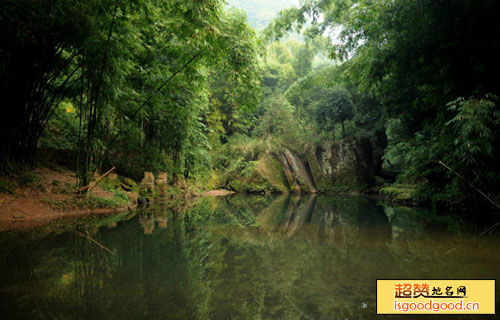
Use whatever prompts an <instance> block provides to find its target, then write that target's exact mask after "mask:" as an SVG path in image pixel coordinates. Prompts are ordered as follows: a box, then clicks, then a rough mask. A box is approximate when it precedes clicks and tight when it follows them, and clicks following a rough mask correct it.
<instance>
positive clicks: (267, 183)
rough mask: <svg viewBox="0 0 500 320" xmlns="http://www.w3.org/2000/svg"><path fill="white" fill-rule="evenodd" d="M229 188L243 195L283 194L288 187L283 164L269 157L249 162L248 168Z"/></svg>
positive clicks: (232, 181) (233, 180)
mask: <svg viewBox="0 0 500 320" xmlns="http://www.w3.org/2000/svg"><path fill="white" fill-rule="evenodd" d="M228 187H229V188H230V189H232V190H234V191H236V192H243V193H283V192H287V191H288V185H287V183H286V178H285V176H284V173H283V167H282V166H281V164H280V163H279V162H278V161H276V160H275V159H272V158H270V157H268V156H264V157H262V158H260V159H259V160H257V161H248V163H246V167H245V168H244V169H243V170H242V171H241V172H240V173H239V174H237V175H236V176H235V177H233V179H232V180H231V181H229V182H228Z"/></svg>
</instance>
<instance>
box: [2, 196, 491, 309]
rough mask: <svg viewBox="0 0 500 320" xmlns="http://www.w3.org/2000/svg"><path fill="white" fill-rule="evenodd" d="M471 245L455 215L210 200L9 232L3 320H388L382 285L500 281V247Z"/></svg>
mask: <svg viewBox="0 0 500 320" xmlns="http://www.w3.org/2000/svg"><path fill="white" fill-rule="evenodd" d="M475 233H477V230H476V229H475V228H474V227H473V226H470V225H468V224H467V223H466V222H464V221H461V220H458V219H457V218H456V217H454V216H447V215H442V214H441V215H440V214H436V213H432V212H429V211H427V210H424V209H412V208H404V207H400V208H396V207H388V206H384V205H381V204H379V203H377V202H376V201H374V200H371V199H367V198H363V197H316V196H310V197H305V198H293V197H286V196H283V197H279V198H276V199H271V198H265V197H248V196H235V197H232V198H225V199H214V198H201V199H198V200H197V201H196V202H193V203H186V204H183V205H182V206H177V207H175V208H174V207H168V206H166V205H161V206H155V207H149V208H145V209H142V210H138V211H134V212H130V213H125V214H121V215H115V216H110V217H106V218H92V219H90V220H89V219H88V220H79V221H73V222H65V223H62V224H57V225H55V226H51V227H47V228H45V229H38V230H33V231H31V232H25V233H19V232H18V233H14V232H6V233H3V234H2V233H0V254H1V255H0V257H1V260H0V270H1V272H0V314H1V315H2V319H374V318H384V316H378V317H377V316H376V315H375V301H376V296H375V294H376V292H375V290H376V282H375V280H376V279H383V278H392V279H411V278H424V279H426V278H444V279H447V278H448V279H453V278H455V279H461V278H482V279H485V278H490V279H493V278H497V276H498V275H499V274H500V271H499V268H498V267H497V266H498V265H499V262H500V259H499V258H498V256H497V255H496V253H497V252H499V251H498V249H499V248H500V236H499V235H498V234H497V235H492V236H488V237H484V238H481V239H477V238H474V237H473V235H474V234H475ZM497 292H498V290H497ZM499 300H500V299H498V297H497V301H499ZM387 318H390V319H398V317H397V316H391V317H387ZM401 318H402V319H409V318H411V316H408V315H407V316H404V317H401ZM426 318H429V317H426ZM451 318H452V319H467V318H468V317H466V316H453V317H451ZM470 318H473V319H481V316H474V317H470ZM484 318H485V319H491V317H488V316H485V317H484ZM419 319H421V318H419ZM438 319H446V316H439V317H438Z"/></svg>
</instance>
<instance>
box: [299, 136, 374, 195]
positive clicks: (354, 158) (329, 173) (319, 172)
mask: <svg viewBox="0 0 500 320" xmlns="http://www.w3.org/2000/svg"><path fill="white" fill-rule="evenodd" d="M306 158H307V162H308V164H309V167H310V169H311V174H312V176H313V179H314V181H315V182H316V183H317V185H318V188H319V189H320V190H325V191H327V190H328V189H330V188H332V187H335V186H338V187H346V188H349V189H351V190H358V191H359V190H363V189H366V188H368V187H370V186H373V185H374V184H375V161H374V156H373V147H372V143H371V141H370V140H368V139H367V138H363V137H356V138H349V139H344V140H339V141H325V142H323V143H321V144H320V145H318V146H315V147H309V148H308V150H307V151H306Z"/></svg>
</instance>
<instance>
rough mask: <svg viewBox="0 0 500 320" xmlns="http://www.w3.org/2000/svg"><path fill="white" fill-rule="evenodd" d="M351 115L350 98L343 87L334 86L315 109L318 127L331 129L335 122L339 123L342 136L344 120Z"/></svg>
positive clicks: (352, 113)
mask: <svg viewBox="0 0 500 320" xmlns="http://www.w3.org/2000/svg"><path fill="white" fill-rule="evenodd" d="M353 117H354V111H353V103H352V98H351V96H350V94H349V92H348V91H347V90H346V89H345V88H343V87H336V88H334V89H333V90H332V91H331V92H329V93H328V94H327V95H326V97H324V99H323V100H322V101H321V102H320V104H319V105H318V107H317V109H316V121H317V122H318V124H319V126H320V128H322V129H323V130H326V131H331V130H333V128H334V125H335V124H337V123H341V124H342V136H343V137H345V130H344V122H345V121H346V120H350V119H352V118H353Z"/></svg>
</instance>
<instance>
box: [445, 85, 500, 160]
mask: <svg viewBox="0 0 500 320" xmlns="http://www.w3.org/2000/svg"><path fill="white" fill-rule="evenodd" d="M497 104H498V98H497V97H496V96H494V95H491V94H486V95H485V96H484V97H482V98H475V97H471V98H469V99H465V98H458V99H456V100H453V101H451V102H449V103H448V104H447V106H448V109H449V110H450V111H452V112H453V113H455V116H454V117H453V118H452V119H451V120H450V121H448V122H447V123H446V125H448V126H450V127H451V128H452V132H453V134H454V136H455V137H456V139H455V141H454V142H453V143H454V145H455V148H454V151H453V157H454V158H455V159H456V161H455V163H456V164H457V165H458V166H466V167H470V166H479V167H483V166H484V165H486V164H487V163H488V162H490V161H494V156H495V149H494V147H495V145H494V143H495V142H496V140H495V139H496V137H497V136H498V133H500V111H499V110H498V107H497Z"/></svg>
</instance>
